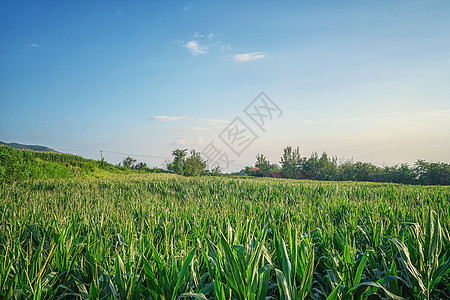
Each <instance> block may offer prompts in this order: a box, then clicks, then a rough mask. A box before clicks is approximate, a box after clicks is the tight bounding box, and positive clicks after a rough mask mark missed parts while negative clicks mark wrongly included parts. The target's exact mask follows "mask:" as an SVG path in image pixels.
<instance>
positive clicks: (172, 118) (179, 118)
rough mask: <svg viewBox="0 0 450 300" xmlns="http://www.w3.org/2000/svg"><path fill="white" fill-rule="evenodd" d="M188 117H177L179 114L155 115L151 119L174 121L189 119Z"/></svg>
mask: <svg viewBox="0 0 450 300" xmlns="http://www.w3.org/2000/svg"><path fill="white" fill-rule="evenodd" d="M187 118H188V117H186V116H182V117H177V116H154V117H151V118H149V119H150V120H154V121H159V122H173V121H179V120H183V119H187Z"/></svg>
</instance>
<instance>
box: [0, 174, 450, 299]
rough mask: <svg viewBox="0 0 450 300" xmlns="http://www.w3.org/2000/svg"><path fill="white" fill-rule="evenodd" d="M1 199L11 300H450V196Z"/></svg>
mask: <svg viewBox="0 0 450 300" xmlns="http://www.w3.org/2000/svg"><path fill="white" fill-rule="evenodd" d="M0 187H1V189H0V219H1V222H0V225H1V227H0V280H1V284H0V286H1V290H0V293H1V295H0V296H1V298H3V299H9V298H14V299H50V298H51V299H58V298H59V299H74V298H77V299H166V300H167V299H177V298H179V297H180V296H181V297H195V298H197V299H205V298H206V299H264V298H265V297H272V298H274V299H305V298H306V299H326V298H327V297H329V299H367V298H369V299H380V298H394V299H399V297H403V298H407V299H449V298H450V291H449V290H450V278H449V271H450V258H449V255H450V254H449V250H450V242H449V239H450V236H449V229H450V222H449V220H450V208H449V195H450V188H449V187H437V186H407V185H396V184H379V183H355V182H317V181H293V180H292V181H291V180H283V179H233V178H215V177H202V178H195V177H194V178H184V177H179V176H176V175H170V174H155V175H151V174H149V175H114V176H111V177H109V178H105V179H60V180H45V181H25V182H18V183H13V184H9V185H7V184H4V185H1V186H0Z"/></svg>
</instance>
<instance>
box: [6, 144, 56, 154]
mask: <svg viewBox="0 0 450 300" xmlns="http://www.w3.org/2000/svg"><path fill="white" fill-rule="evenodd" d="M0 145H5V146H8V147H11V148H13V149H19V150H33V151H41V152H55V153H58V151H56V150H55V149H52V148H49V147H45V146H40V145H24V144H19V143H5V142H2V141H0Z"/></svg>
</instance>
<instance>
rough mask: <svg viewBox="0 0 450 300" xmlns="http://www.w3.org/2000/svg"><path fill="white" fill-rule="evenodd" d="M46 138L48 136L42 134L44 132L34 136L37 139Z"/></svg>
mask: <svg viewBox="0 0 450 300" xmlns="http://www.w3.org/2000/svg"><path fill="white" fill-rule="evenodd" d="M46 136H47V135H46V134H45V133H42V132H39V133H34V134H33V137H36V138H43V137H46Z"/></svg>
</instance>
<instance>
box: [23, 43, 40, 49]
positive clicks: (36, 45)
mask: <svg viewBox="0 0 450 300" xmlns="http://www.w3.org/2000/svg"><path fill="white" fill-rule="evenodd" d="M25 46H27V47H31V48H39V47H40V46H41V45H39V44H37V43H30V44H25Z"/></svg>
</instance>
